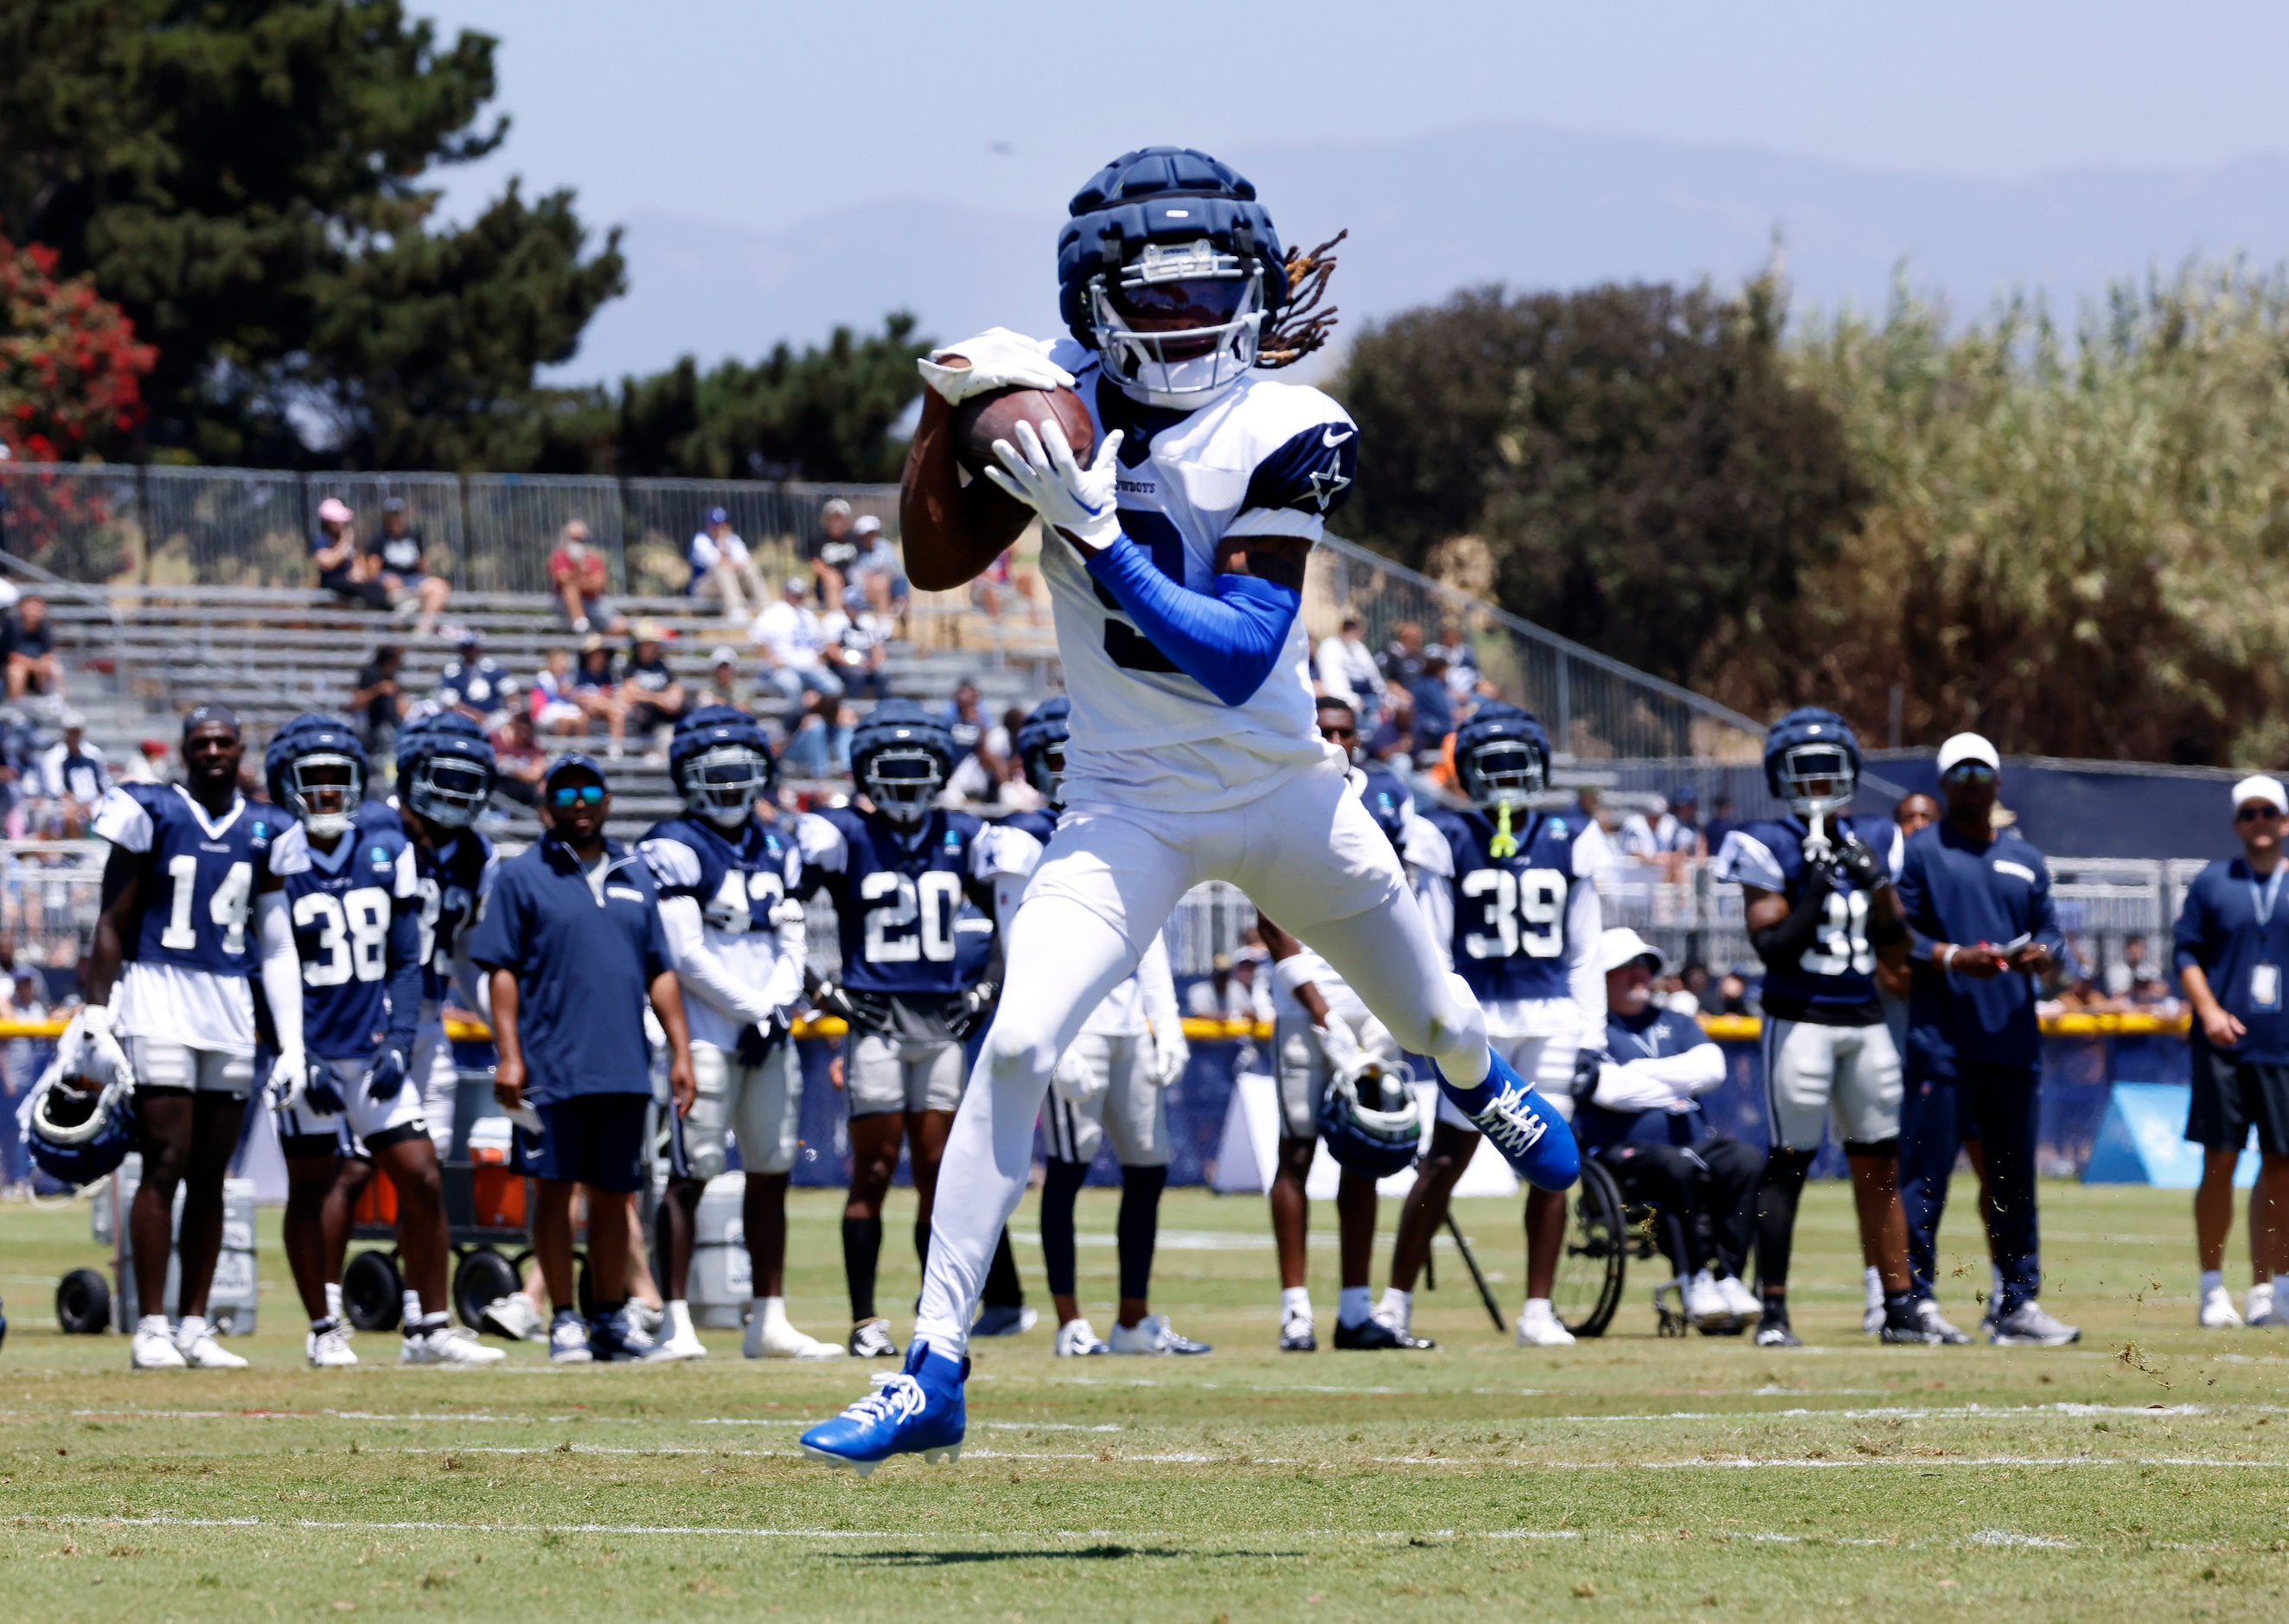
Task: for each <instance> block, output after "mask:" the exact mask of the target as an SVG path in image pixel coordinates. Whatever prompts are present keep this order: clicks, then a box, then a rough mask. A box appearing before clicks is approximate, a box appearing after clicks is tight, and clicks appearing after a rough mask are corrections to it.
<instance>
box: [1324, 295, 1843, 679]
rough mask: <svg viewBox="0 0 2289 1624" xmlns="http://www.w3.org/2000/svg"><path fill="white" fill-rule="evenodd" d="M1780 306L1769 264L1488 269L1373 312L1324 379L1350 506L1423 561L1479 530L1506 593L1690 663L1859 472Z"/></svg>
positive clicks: (1834, 515) (1827, 529) (1522, 608)
mask: <svg viewBox="0 0 2289 1624" xmlns="http://www.w3.org/2000/svg"><path fill="white" fill-rule="evenodd" d="M1781 326H1782V296H1781V291H1780V289H1779V288H1778V287H1777V285H1776V284H1775V283H1772V282H1770V281H1769V280H1764V281H1759V282H1755V283H1751V284H1749V286H1748V287H1747V288H1745V289H1744V290H1743V292H1742V294H1741V295H1740V297H1738V298H1737V299H1725V298H1721V297H1719V295H1718V294H1716V293H1715V292H1713V291H1711V289H1709V288H1708V287H1707V286H1706V285H1703V286H1701V287H1696V288H1692V289H1686V290H1679V289H1677V288H1673V287H1670V286H1666V285H1647V284H1633V285H1630V286H1613V285H1608V286H1602V287H1595V288H1590V289H1586V290H1583V291H1580V292H1575V293H1540V294H1530V295H1526V296H1523V297H1518V298H1506V297H1504V296H1503V293H1502V292H1501V291H1500V290H1497V289H1482V290H1477V291H1471V292H1466V293H1463V294H1460V295H1458V296H1456V298H1454V299H1450V300H1449V301H1448V302H1447V303H1446V304H1444V305H1441V306H1436V307H1434V308H1432V309H1428V310H1419V311H1415V312H1412V313H1409V314H1407V315H1404V316H1401V317H1400V318H1398V319H1397V320H1395V321H1393V322H1389V323H1388V324H1386V325H1384V326H1381V327H1377V328H1370V329H1369V330H1368V331H1367V332H1366V333H1365V334H1364V335H1363V336H1362V337H1361V338H1360V340H1359V342H1358V344H1357V346H1355V347H1354V349H1353V350H1352V355H1351V357H1350V359H1349V361H1348V362H1347V363H1346V365H1345V367H1344V372H1343V375H1342V378H1341V379H1340V380H1339V382H1338V383H1337V385H1336V389H1337V393H1338V394H1341V395H1342V397H1343V399H1344V402H1345V403H1346V404H1347V405H1348V406H1349V407H1350V408H1351V410H1352V415H1353V416H1354V417H1355V418H1358V420H1359V424H1360V446H1361V451H1362V455H1361V457H1360V488H1359V501H1358V504H1357V506H1355V508H1354V509H1353V511H1354V513H1356V514H1357V515H1358V518H1357V520H1356V521H1355V528H1356V529H1358V530H1359V532H1360V538H1361V539H1362V540H1364V541H1366V542H1368V543H1369V544H1370V545H1376V546H1379V547H1382V548H1384V550H1386V551H1389V552H1391V553H1393V554H1394V555H1395V556H1397V557H1399V558H1400V559H1401V560H1402V561H1406V562H1408V563H1411V564H1416V565H1417V566H1420V565H1422V564H1424V562H1426V561H1428V559H1429V554H1430V551H1431V549H1432V547H1433V546H1435V545H1437V544H1438V543H1439V542H1440V541H1442V540H1444V539H1446V538H1448V537H1453V536H1455V535H1457V534H1460V533H1465V532H1469V533H1475V534H1476V535H1478V536H1479V537H1480V538H1481V539H1482V540H1483V541H1484V542H1485V543H1486V545H1487V549H1488V551H1489V553H1491V555H1492V557H1493V560H1494V564H1495V596H1496V598H1497V599H1498V600H1499V601H1501V603H1502V604H1503V607H1504V608H1506V609H1510V610H1511V611H1512V612H1513V613H1516V614H1519V615H1524V616H1526V617H1527V618H1529V619H1532V620H1535V621H1538V622H1540V623H1542V624H1543V625H1547V626H1550V627H1551V629H1553V630H1555V631H1558V632H1560V633H1564V634H1565V635H1567V636H1568V637H1572V638H1575V639H1576V640H1578V641H1582V642H1584V643H1587V644H1589V645H1590V646H1591V647H1592V648H1594V649H1600V650H1602V651H1604V652H1606V653H1607V654H1611V655H1613V656H1615V657H1616V658H1619V659H1623V660H1626V661H1628V662H1629V663H1630V664H1631V665H1636V666H1639V667H1640V668H1641V669H1644V670H1647V671H1650V672H1653V673H1655V674H1657V675H1660V676H1663V677H1667V678H1670V679H1671V680H1672V681H1679V682H1687V683H1697V682H1703V681H1706V680H1707V679H1708V678H1709V677H1710V676H1711V673H1714V672H1716V671H1718V670H1720V669H1722V668H1723V667H1724V666H1725V665H1727V664H1728V663H1729V662H1730V660H1731V659H1732V658H1733V657H1734V655H1735V650H1737V649H1740V648H1741V647H1742V646H1743V645H1744V644H1751V643H1753V642H1755V641H1758V640H1759V639H1762V638H1764V637H1766V636H1767V635H1768V634H1769V633H1770V631H1771V629H1772V628H1773V627H1774V626H1775V624H1776V623H1777V622H1778V621H1779V620H1781V619H1783V618H1784V617H1785V615H1786V611H1787V606H1788V605H1789V604H1790V603H1791V601H1793V599H1794V598H1795V595H1796V593H1797V589H1798V582H1799V578H1800V577H1801V575H1802V573H1803V572H1804V570H1805V569H1807V568H1808V567H1811V566H1813V565H1815V564H1817V563H1819V562H1821V561H1824V560H1826V559H1828V558H1830V557H1831V556H1833V554H1834V553H1835V551H1836V549H1837V548H1838V545H1839V544H1840V542H1841V541H1842V539H1843V537H1844V536H1845V535H1846V533H1847V532H1848V530H1849V529H1850V528H1851V526H1852V523H1853V521H1854V518H1855V516H1856V514H1857V512H1858V508H1859V505H1860V503H1861V501H1862V497H1863V494H1864V493H1863V490H1862V485H1861V482H1860V481H1859V479H1858V477H1857V475H1856V474H1855V473H1854V468H1853V465H1852V460H1851V458H1850V455H1849V453H1848V451H1847V450H1846V445H1845V442H1844V437H1843V434H1842V431H1841V428H1840V426H1839V425H1838V421H1837V418H1836V416H1835V413H1834V412H1833V410H1831V409H1830V407H1829V406H1828V405H1827V404H1826V403H1824V402H1822V401H1821V400H1820V399H1818V398H1817V397H1816V396H1814V394H1810V393H1809V392H1807V391H1806V390H1805V389H1804V388H1802V387H1801V386H1799V385H1798V384H1797V383H1796V382H1795V381H1794V380H1793V379H1792V378H1791V377H1790V376H1789V372H1788V368H1787V364H1786V358H1785V356H1784V354H1783V351H1782V348H1781V344H1780V337H1781Z"/></svg>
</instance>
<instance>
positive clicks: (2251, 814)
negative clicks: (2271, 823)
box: [2233, 807, 2281, 824]
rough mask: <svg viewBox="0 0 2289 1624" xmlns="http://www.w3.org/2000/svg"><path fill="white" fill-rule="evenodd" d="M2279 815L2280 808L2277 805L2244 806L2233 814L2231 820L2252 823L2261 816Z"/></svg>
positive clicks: (2239, 822)
mask: <svg viewBox="0 0 2289 1624" xmlns="http://www.w3.org/2000/svg"><path fill="white" fill-rule="evenodd" d="M2279 816H2281V808H2278V807H2244V808H2241V809H2240V810H2239V811H2237V812H2236V813H2235V814H2234V815H2233V821H2234V822H2235V823H2237V824H2253V823H2255V822H2256V821H2257V820H2258V819H2259V818H2261V817H2279Z"/></svg>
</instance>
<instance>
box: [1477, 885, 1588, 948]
mask: <svg viewBox="0 0 2289 1624" xmlns="http://www.w3.org/2000/svg"><path fill="white" fill-rule="evenodd" d="M1463 895H1464V896H1466V897H1469V898H1471V899H1472V901H1475V902H1477V903H1478V904H1479V910H1480V913H1479V923H1480V924H1481V925H1483V926H1484V927H1485V928H1484V929H1482V930H1474V931H1472V933H1471V934H1470V935H1467V936H1464V938H1463V951H1464V952H1467V953H1468V954H1470V956H1471V957H1472V958H1473V959H1507V958H1509V957H1511V955H1512V954H1513V953H1517V952H1520V951H1523V952H1524V953H1525V954H1526V956H1527V958H1529V959H1555V958H1556V957H1558V952H1559V949H1560V948H1561V947H1563V946H1564V945H1565V934H1566V929H1565V923H1564V921H1565V918H1566V876H1565V875H1563V874H1561V873H1559V872H1558V871H1557V870H1556V869H1554V868H1530V869H1528V870H1527V871H1526V872H1524V873H1522V874H1514V873H1512V872H1511V871H1510V870H1508V869H1506V868H1482V869H1477V870H1474V871H1473V872H1471V873H1468V874H1465V875H1464V877H1463Z"/></svg>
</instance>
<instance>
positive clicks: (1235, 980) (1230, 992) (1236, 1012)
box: [1184, 953, 1256, 1021]
mask: <svg viewBox="0 0 2289 1624" xmlns="http://www.w3.org/2000/svg"><path fill="white" fill-rule="evenodd" d="M1184 1013H1185V1014H1186V1015H1192V1016H1195V1017H1197V1018H1198V1019H1200V1020H1203V1021H1250V1020H1253V1019H1255V1018H1256V961H1255V960H1254V959H1241V960H1240V961H1239V962H1238V963H1234V962H1233V960H1232V955H1231V954H1229V953H1218V954H1217V955H1216V957H1215V958H1214V959H1210V960H1209V961H1208V979H1207V980H1205V981H1196V982H1194V983H1192V985H1191V986H1189V987H1187V988H1185V989H1184Z"/></svg>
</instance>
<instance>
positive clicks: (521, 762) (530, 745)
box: [492, 650, 578, 807]
mask: <svg viewBox="0 0 2289 1624" xmlns="http://www.w3.org/2000/svg"><path fill="white" fill-rule="evenodd" d="M560 652H562V651H561V650H560ZM574 708H575V711H576V712H577V711H578V707H577V706H576V707H574ZM492 745H493V765H494V768H495V770H496V774H497V776H496V779H495V787H496V788H498V790H499V791H500V792H501V793H502V794H504V795H506V796H507V797H508V798H509V799H510V800H513V801H515V802H516V803H517V804H518V805H519V806H524V807H530V806H538V804H539V802H540V781H541V780H542V779H543V778H545V777H546V776H548V752H546V751H545V750H543V749H542V748H541V747H540V741H539V740H538V739H537V738H536V737H534V736H533V732H532V718H531V717H530V715H528V714H526V713H525V712H522V711H519V712H514V714H512V715H511V716H510V717H509V719H508V720H507V721H506V722H505V723H503V724H502V726H501V727H500V728H499V729H498V731H496V732H495V733H494V734H493V736H492Z"/></svg>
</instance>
